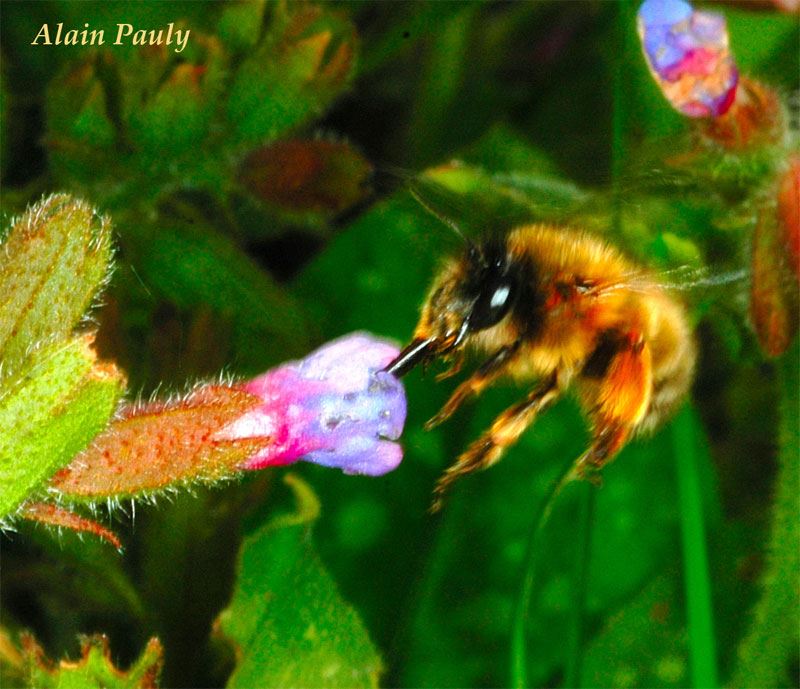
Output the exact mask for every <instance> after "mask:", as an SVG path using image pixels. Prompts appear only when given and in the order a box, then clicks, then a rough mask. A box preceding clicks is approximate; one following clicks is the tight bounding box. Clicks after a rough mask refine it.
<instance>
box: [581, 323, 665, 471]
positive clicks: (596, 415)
mask: <svg viewBox="0 0 800 689" xmlns="http://www.w3.org/2000/svg"><path fill="white" fill-rule="evenodd" d="M617 346H618V350H617V351H616V353H615V354H614V356H613V357H612V358H611V360H610V362H609V364H608V368H607V370H606V371H605V373H604V374H603V376H602V378H601V380H600V381H599V383H598V384H597V385H596V386H595V387H593V388H592V390H593V392H592V394H591V395H590V396H589V397H588V398H587V399H585V403H586V406H587V407H589V408H591V409H592V412H591V417H592V422H593V423H592V426H593V428H594V432H593V434H592V444H591V445H590V446H589V449H588V450H586V452H584V453H583V454H582V455H581V456H580V457H579V458H578V459H577V460H576V461H575V464H574V465H573V467H572V471H571V472H570V476H569V478H571V479H586V480H589V481H592V482H594V483H599V480H600V479H599V475H598V474H599V472H600V470H601V469H602V468H603V467H604V466H605V465H606V464H608V462H610V461H611V460H612V459H613V458H614V457H615V456H616V454H617V453H618V452H619V451H620V450H621V449H622V448H623V447H624V446H625V443H627V442H628V440H629V439H630V437H631V436H632V435H633V434H634V432H635V431H636V429H637V428H638V427H639V424H641V422H642V420H643V419H644V418H645V416H646V414H647V410H648V408H649V406H650V399H651V396H652V387H653V385H652V364H651V353H650V348H649V346H648V345H647V344H646V343H645V342H644V341H643V340H642V338H641V336H640V335H639V334H638V333H636V332H630V333H625V334H624V335H623V336H621V337H620V338H619V339H618V345H617Z"/></svg>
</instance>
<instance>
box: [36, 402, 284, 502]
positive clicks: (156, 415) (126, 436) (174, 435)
mask: <svg viewBox="0 0 800 689" xmlns="http://www.w3.org/2000/svg"><path fill="white" fill-rule="evenodd" d="M260 402H261V400H260V399H259V398H258V397H255V396H254V395H250V394H248V393H246V392H243V391H241V390H238V389H234V388H229V387H223V386H206V387H203V388H199V389H198V390H196V391H194V392H192V393H191V394H189V395H187V396H186V397H185V398H183V399H179V400H174V401H168V402H153V403H149V404H144V405H140V406H132V407H129V408H128V409H127V410H125V411H124V412H123V414H122V416H121V418H119V419H118V420H116V421H114V422H113V423H112V424H111V425H110V426H109V427H108V429H107V430H106V431H105V432H104V433H101V434H100V435H99V436H97V437H96V438H95V440H94V442H93V443H92V444H91V445H90V446H89V447H88V448H87V449H86V450H85V451H84V452H82V453H81V454H80V455H78V456H77V457H76V458H75V460H74V461H73V462H72V463H70V464H69V465H68V466H67V467H65V468H64V469H62V470H61V471H59V472H58V473H57V474H56V475H55V476H54V477H53V479H52V481H51V483H50V486H51V488H53V489H55V490H57V491H59V492H60V493H61V494H62V495H63V497H65V498H69V499H73V500H87V501H91V500H97V499H100V498H106V497H108V496H115V497H134V496H136V495H138V494H141V493H146V492H152V491H157V490H160V489H163V488H166V487H167V486H171V485H173V484H176V483H180V482H182V481H204V482H211V481H214V480H219V479H222V478H225V477H227V476H231V475H232V474H234V473H236V468H237V467H238V465H239V464H241V463H242V462H243V461H244V460H245V459H247V458H248V457H250V456H252V455H253V454H255V453H256V452H258V451H259V450H261V449H263V448H264V447H266V446H267V445H268V444H269V442H270V439H269V438H267V437H264V436H261V437H248V438H238V439H226V440H215V439H214V438H213V436H214V434H215V433H217V432H218V431H219V430H220V429H221V428H223V427H225V426H226V425H227V424H229V423H232V422H233V421H235V420H236V419H238V418H240V417H241V416H242V415H244V414H246V413H247V412H249V411H251V410H253V409H254V408H255V407H256V406H257V405H258V404H259V403H260Z"/></svg>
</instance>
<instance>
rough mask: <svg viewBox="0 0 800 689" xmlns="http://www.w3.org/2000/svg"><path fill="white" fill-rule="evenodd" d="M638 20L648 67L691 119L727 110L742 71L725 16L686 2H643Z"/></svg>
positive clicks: (675, 103) (677, 108) (671, 0)
mask: <svg viewBox="0 0 800 689" xmlns="http://www.w3.org/2000/svg"><path fill="white" fill-rule="evenodd" d="M637 21H638V28H639V36H640V38H641V41H642V48H643V49H644V54H645V58H646V60H647V66H648V67H649V69H650V73H651V74H652V75H653V78H654V79H655V80H656V83H657V84H658V85H659V87H660V88H661V91H662V93H663V94H664V96H665V97H666V99H667V100H668V101H669V102H670V104H671V105H672V107H674V108H675V109H676V110H678V111H679V112H681V113H683V114H684V115H687V116H688V117H719V116H720V115H723V114H724V113H726V112H727V111H728V109H729V108H730V107H731V104H732V103H733V100H734V97H735V96H736V86H737V83H738V80H739V73H738V71H737V69H736V64H735V63H734V60H733V56H732V55H731V53H730V50H729V47H728V29H727V26H726V24H725V18H724V17H723V16H722V15H719V14H715V13H713V12H701V11H698V10H695V9H693V8H692V6H691V5H690V4H689V3H688V2H685V1H684V0H645V2H643V3H642V4H641V6H640V7H639V13H638V20H637Z"/></svg>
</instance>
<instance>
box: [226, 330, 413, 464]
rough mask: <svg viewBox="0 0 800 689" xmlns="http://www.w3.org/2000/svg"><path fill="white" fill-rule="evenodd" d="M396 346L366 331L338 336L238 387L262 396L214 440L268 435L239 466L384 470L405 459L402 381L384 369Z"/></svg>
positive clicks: (395, 353) (404, 409) (396, 350)
mask: <svg viewBox="0 0 800 689" xmlns="http://www.w3.org/2000/svg"><path fill="white" fill-rule="evenodd" d="M397 354H398V349H397V347H395V346H394V345H392V344H389V343H387V342H385V341H381V340H377V339H375V338H373V337H371V336H369V335H367V334H364V333H354V334H351V335H347V336H345V337H342V338H340V339H338V340H334V341H333V342H330V343H328V344H326V345H325V346H323V347H321V348H320V349H318V350H317V351H315V352H312V353H311V354H309V355H308V356H307V357H306V358H304V359H301V360H299V361H292V362H288V363H285V364H282V365H280V366H278V367H277V368H274V369H272V370H270V371H268V372H267V373H265V374H263V375H261V376H259V377H258V378H255V379H253V380H252V381H250V382H248V383H245V384H243V385H242V386H241V388H242V389H243V390H244V391H245V392H248V393H250V394H251V395H255V396H257V397H259V398H261V400H262V401H263V402H262V404H261V405H260V406H258V407H257V408H256V409H254V410H252V411H249V412H247V413H246V414H244V415H243V416H241V417H239V418H238V419H237V420H235V421H234V422H232V423H230V424H229V425H227V426H226V427H225V428H223V429H222V430H221V431H219V432H218V433H216V434H215V440H235V439H241V438H246V437H265V436H268V437H269V438H270V441H271V442H270V443H269V444H268V446H266V447H264V448H263V449H261V450H259V451H258V452H257V453H256V454H255V455H253V456H252V457H250V458H249V459H248V460H247V461H246V462H244V464H242V465H241V467H240V468H242V469H260V468H262V467H265V466H271V465H278V464H290V463H292V462H295V461H297V460H301V459H302V460H305V461H309V462H314V463H316V464H321V465H322V466H327V467H338V468H340V469H342V471H344V472H345V473H347V474H367V475H370V476H379V475H381V474H385V473H386V472H388V471H391V470H392V469H394V468H395V467H397V465H398V464H399V463H400V460H401V459H402V456H403V451H402V448H401V447H400V445H398V444H397V443H395V442H391V441H393V440H397V439H398V438H399V437H400V434H401V433H402V431H403V424H404V422H405V417H406V399H405V392H404V390H403V386H402V385H401V384H400V382H399V381H398V380H397V379H396V378H394V376H392V375H390V374H388V373H384V372H383V371H382V370H381V369H383V368H384V367H385V366H386V365H387V364H388V363H389V362H391V361H392V359H394V357H396V356H397Z"/></svg>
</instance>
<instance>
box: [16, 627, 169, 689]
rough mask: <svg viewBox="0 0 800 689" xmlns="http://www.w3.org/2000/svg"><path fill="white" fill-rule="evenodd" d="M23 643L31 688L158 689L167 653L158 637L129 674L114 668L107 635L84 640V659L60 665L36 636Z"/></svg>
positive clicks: (63, 662)
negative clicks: (44, 649) (41, 646)
mask: <svg viewBox="0 0 800 689" xmlns="http://www.w3.org/2000/svg"><path fill="white" fill-rule="evenodd" d="M22 643H23V649H24V653H25V656H26V658H25V660H26V662H27V664H28V672H29V678H30V679H29V682H30V683H29V686H31V687H37V688H38V689H155V688H156V687H158V685H159V683H158V678H159V675H160V674H161V666H162V665H163V663H164V657H163V656H164V651H163V649H162V648H161V643H160V642H159V640H158V639H157V638H155V637H154V638H152V639H150V641H149V642H148V643H147V646H145V649H144V651H142V655H141V656H139V659H138V660H137V661H136V662H135V663H134V664H133V665H131V667H130V668H129V669H128V670H127V671H126V672H123V671H121V670H119V669H118V668H117V667H115V666H114V663H113V662H112V660H111V650H110V648H109V644H108V639H107V638H106V637H105V636H93V637H90V638H87V639H84V640H83V642H82V644H81V658H80V660H77V661H63V660H62V661H61V662H60V663H59V664H58V665H55V664H54V663H52V662H51V661H50V660H49V659H47V658H46V657H45V655H44V651H42V649H41V648H40V647H39V645H38V644H37V643H36V642H35V641H34V640H33V638H32V637H30V636H27V637H23V640H22Z"/></svg>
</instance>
